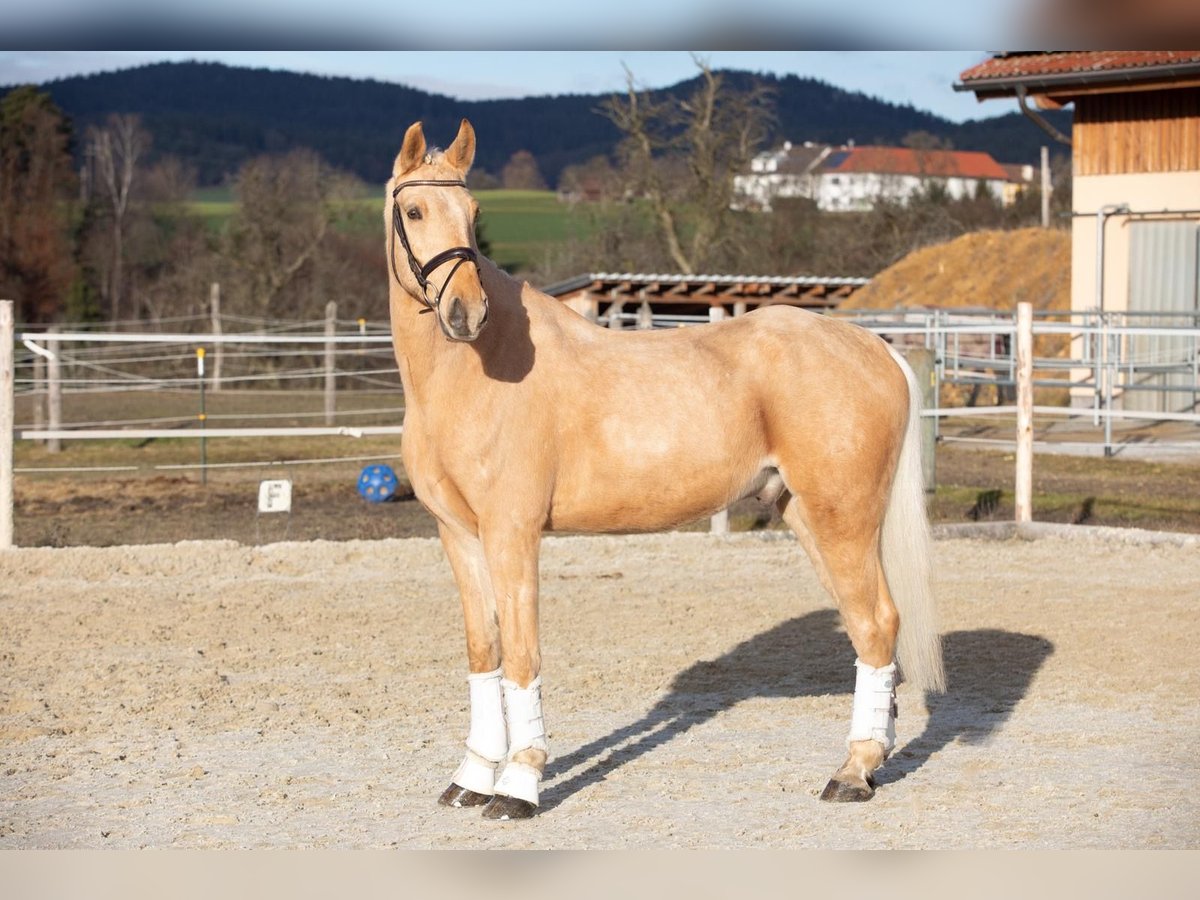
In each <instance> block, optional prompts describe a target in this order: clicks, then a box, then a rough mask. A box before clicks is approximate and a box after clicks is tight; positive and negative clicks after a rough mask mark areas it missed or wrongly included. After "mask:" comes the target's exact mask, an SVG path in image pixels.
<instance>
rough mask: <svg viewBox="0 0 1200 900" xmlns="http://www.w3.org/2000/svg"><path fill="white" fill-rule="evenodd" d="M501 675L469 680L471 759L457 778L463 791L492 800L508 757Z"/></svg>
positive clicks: (484, 674)
mask: <svg viewBox="0 0 1200 900" xmlns="http://www.w3.org/2000/svg"><path fill="white" fill-rule="evenodd" d="M501 674H502V672H501V670H500V669H496V670H495V671H494V672H475V673H472V674H470V675H468V676H467V686H468V689H469V690H470V694H471V730H470V732H469V733H468V734H467V755H466V757H465V758H464V759H463V761H462V765H461V766H459V767H458V771H457V772H455V773H454V778H453V781H454V783H455V784H457V785H458V786H459V787H463V788H466V789H467V790H468V791H474V792H475V793H477V794H487V795H489V796H490V795H492V794H494V793H495V792H496V769H497V768H498V767H499V766H500V762H501V761H502V760H503V759H504V756H505V754H507V753H508V734H507V733H506V732H505V730H504V707H503V705H502V704H503V701H502V697H501V692H500V678H501Z"/></svg>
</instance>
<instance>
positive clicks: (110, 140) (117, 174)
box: [89, 115, 150, 319]
mask: <svg viewBox="0 0 1200 900" xmlns="http://www.w3.org/2000/svg"><path fill="white" fill-rule="evenodd" d="M89 143H90V146H91V155H92V159H93V161H94V164H95V166H96V175H97V177H98V179H99V182H100V187H101V188H102V189H103V192H104V197H105V200H106V203H107V207H108V211H109V214H110V216H111V217H112V222H111V224H112V230H111V244H110V249H111V253H112V257H111V259H112V263H111V267H110V269H109V278H108V289H107V293H108V300H109V307H110V310H111V315H112V317H113V318H114V319H119V318H120V312H121V301H122V295H123V292H124V289H125V236H126V231H127V227H128V215H129V207H130V200H131V198H132V196H133V190H134V183H135V181H136V179H137V177H138V161H139V160H140V159H141V158H142V157H143V156H144V155H145V153H146V151H147V150H148V149H149V147H150V136H149V135H148V134H147V133H146V132H145V131H144V130H143V129H142V125H141V120H140V119H139V118H138V117H137V116H133V115H111V116H109V117H108V125H107V126H106V127H104V128H93V129H90V130H89Z"/></svg>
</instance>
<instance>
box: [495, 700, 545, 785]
mask: <svg viewBox="0 0 1200 900" xmlns="http://www.w3.org/2000/svg"><path fill="white" fill-rule="evenodd" d="M503 687H504V716H505V720H506V721H507V722H508V762H507V763H505V765H504V771H503V772H501V773H500V780H499V781H497V782H496V794H497V795H499V796H505V797H514V798H516V799H518V800H524V801H525V802H527V803H531V804H533V805H534V806H537V803H538V782H539V781H541V779H542V773H541V771H540V770H539V769H537V768H536V767H534V766H531V765H529V764H528V763H526V762H520V761H517V760H516V759H514V757H515V756H517V755H518V754H519V753H521V752H522V751H524V750H540V751H542V752H543V753H546V752H547V751H548V750H549V745H548V744H547V743H546V726H545V723H544V722H543V720H542V679H541V677H540V676H539V677H537V678H535V679H533V681H532V682H530V684H529V687H527V688H521V687H518V686H517V685H516V683H514V682H512V681H507V680H506V681H504V682H503Z"/></svg>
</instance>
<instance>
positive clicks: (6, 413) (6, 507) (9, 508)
mask: <svg viewBox="0 0 1200 900" xmlns="http://www.w3.org/2000/svg"><path fill="white" fill-rule="evenodd" d="M14 339H15V331H14V325H13V302H12V301H11V300H0V550H8V549H9V548H10V547H12V545H13V403H14V397H13V340H14Z"/></svg>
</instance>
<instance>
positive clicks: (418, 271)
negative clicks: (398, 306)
mask: <svg viewBox="0 0 1200 900" xmlns="http://www.w3.org/2000/svg"><path fill="white" fill-rule="evenodd" d="M430 185H437V186H441V187H461V188H465V187H466V186H467V184H466V182H465V181H462V180H460V179H453V178H431V179H425V180H419V179H418V180H414V181H404V182H401V183H400V184H398V185H396V187H395V188H393V190H392V231H393V234H394V235H395V236H399V238H400V244H401V245H402V246H403V247H404V252H405V253H406V254H408V268H409V269H410V270H411V271H412V273H413V277H414V278H416V279H417V284H418V285H420V287H421V298H420V299H421V302H422V303H424V304H425V309H423V310H421V312H433V311H434V310H436V309H437V308H438V306H439V305H440V304H441V302H442V291H443V290H445V289H446V285H448V284H449V283H450V279H452V278H453V277H454V273H455V272H457V271H458V267H459V266H461V265H462V264H463V263H465V262H472V263H475V266H476V268H478V266H479V254H478V253H476V252H475V250H474V249H473V248H471V247H451V248H450V249H449V250H443V251H442V252H441V253H439V254H438V255H437V256H435V257H433V259H431V260H429V262H427V263H425V265H421V264H420V263H419V262H418V261H417V257H416V256H415V255H414V254H413V251H412V245H411V244H409V242H408V234H407V233H406V232H405V230H404V216H403V215H402V214H401V212H400V202H399V195H400V190H401V189H402V188H406V187H426V186H430ZM389 243H390V246H389V247H388V259H389V261H390V262H391V265H392V275H393V276H395V278H396V281H397V282H399V281H400V273H399V271H397V269H396V244H395V237H394V236H393V237H392V239H391V241H390V242H389ZM452 259H457V260H458V262H456V263H455V264H454V268H453V269H451V270H450V274H449V275H447V276H446V279H445V280H444V281H443V282H442V286H441V287H440V288H439V287H437V286H436V285H435V286H434V294H433V300H430V299H429V285H430V283H431V282H430V280H429V276H430V274H432V273H433V271H434V270H435V269H436V268H437V267H438V266H440V265H442V264H443V263H446V262H449V261H450V260H452Z"/></svg>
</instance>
